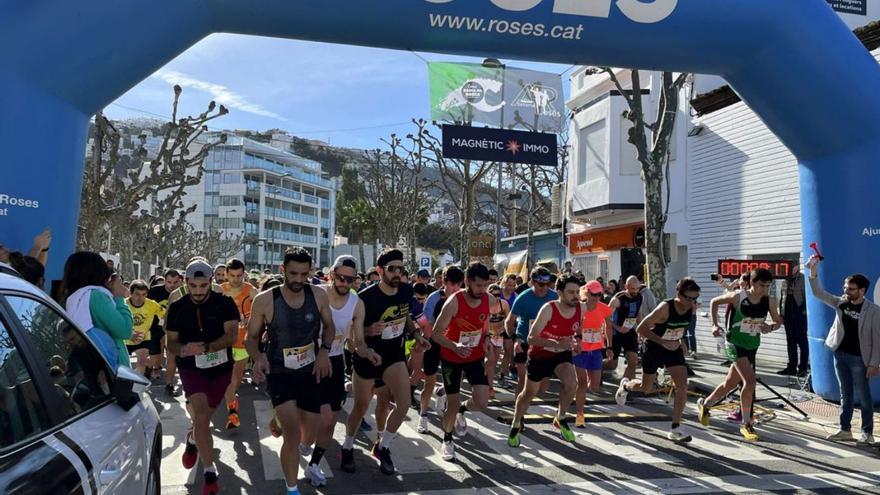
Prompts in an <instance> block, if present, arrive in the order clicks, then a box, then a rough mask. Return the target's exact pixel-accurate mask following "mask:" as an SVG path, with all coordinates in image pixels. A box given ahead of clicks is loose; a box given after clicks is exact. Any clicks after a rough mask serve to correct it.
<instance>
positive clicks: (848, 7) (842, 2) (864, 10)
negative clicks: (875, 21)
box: [828, 0, 868, 15]
mask: <svg viewBox="0 0 880 495" xmlns="http://www.w3.org/2000/svg"><path fill="white" fill-rule="evenodd" d="M828 3H829V4H830V5H831V8H832V9H834V10H835V11H837V12H841V13H843V14H855V15H868V0H828Z"/></svg>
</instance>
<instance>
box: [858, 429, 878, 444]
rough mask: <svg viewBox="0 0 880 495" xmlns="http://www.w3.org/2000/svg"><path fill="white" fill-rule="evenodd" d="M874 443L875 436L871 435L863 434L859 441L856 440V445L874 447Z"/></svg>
mask: <svg viewBox="0 0 880 495" xmlns="http://www.w3.org/2000/svg"><path fill="white" fill-rule="evenodd" d="M873 443H874V435H872V434H870V433H865V432H862V433H861V434H860V435H859V438H858V440H856V445H873Z"/></svg>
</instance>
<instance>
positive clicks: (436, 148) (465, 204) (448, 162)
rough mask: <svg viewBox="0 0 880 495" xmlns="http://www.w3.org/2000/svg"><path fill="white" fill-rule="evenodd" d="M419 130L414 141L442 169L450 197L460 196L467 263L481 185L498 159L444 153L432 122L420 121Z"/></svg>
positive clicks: (462, 245) (464, 261)
mask: <svg viewBox="0 0 880 495" xmlns="http://www.w3.org/2000/svg"><path fill="white" fill-rule="evenodd" d="M417 127H418V133H417V134H415V135H413V140H414V141H415V142H416V143H417V145H418V147H419V149H421V150H424V151H427V153H425V155H424V159H425V160H426V161H427V162H428V163H430V164H432V165H433V166H434V167H436V168H437V169H438V170H439V171H440V183H439V184H438V186H439V187H440V188H441V189H442V190H443V191H444V192H445V193H446V195H447V197H449V198H450V199H453V200H455V199H457V198H460V199H459V200H458V201H457V202H456V205H457V206H458V226H459V252H460V253H461V263H462V265H464V264H467V253H468V246H469V244H470V239H471V234H472V233H473V230H474V223H475V222H474V220H475V217H476V211H477V198H478V192H479V190H480V187H481V186H483V182H484V181H485V180H486V178H487V177H488V175H489V173H490V172H491V171H492V169H493V168H495V167H496V166H497V164H496V163H495V162H477V161H473V160H458V159H452V158H446V157H444V156H443V143H442V142H441V141H440V140H439V139H438V138H437V137H435V136H434V135H433V134H431V132H430V131H429V130H428V123H427V122H425V121H423V120H420V121H418V122H417Z"/></svg>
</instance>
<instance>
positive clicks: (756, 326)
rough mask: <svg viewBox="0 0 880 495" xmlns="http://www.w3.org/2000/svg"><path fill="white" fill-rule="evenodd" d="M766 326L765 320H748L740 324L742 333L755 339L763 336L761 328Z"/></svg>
mask: <svg viewBox="0 0 880 495" xmlns="http://www.w3.org/2000/svg"><path fill="white" fill-rule="evenodd" d="M763 325H764V321H763V320H758V319H746V320H743V321H742V323H741V324H740V331H741V332H742V333H744V334H746V335H751V336H752V337H755V336H757V335H761V327H762V326H763Z"/></svg>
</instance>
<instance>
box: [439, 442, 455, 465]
mask: <svg viewBox="0 0 880 495" xmlns="http://www.w3.org/2000/svg"><path fill="white" fill-rule="evenodd" d="M440 457H442V458H443V460H444V461H454V460H455V444H454V443H452V442H443V445H441V446H440Z"/></svg>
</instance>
